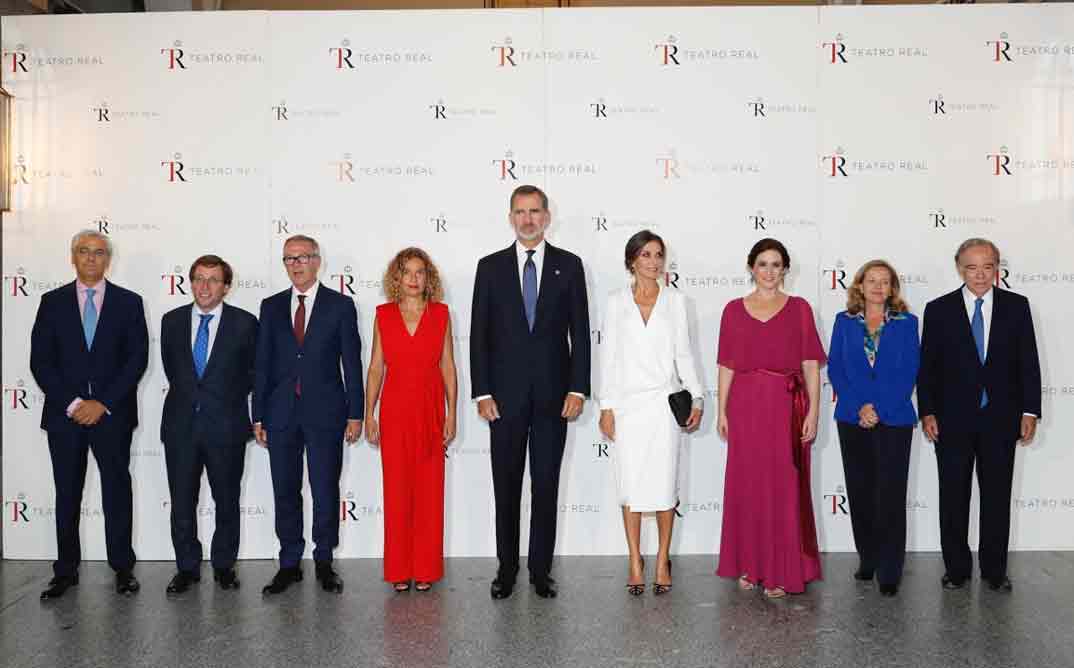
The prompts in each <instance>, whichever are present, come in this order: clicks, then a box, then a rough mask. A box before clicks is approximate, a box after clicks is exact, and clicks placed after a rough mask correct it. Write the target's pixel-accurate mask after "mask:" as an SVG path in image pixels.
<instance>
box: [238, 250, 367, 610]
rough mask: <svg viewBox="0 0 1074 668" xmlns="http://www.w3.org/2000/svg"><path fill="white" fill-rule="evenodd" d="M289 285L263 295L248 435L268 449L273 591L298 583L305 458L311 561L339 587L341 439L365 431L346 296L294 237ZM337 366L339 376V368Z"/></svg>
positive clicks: (330, 587)
mask: <svg viewBox="0 0 1074 668" xmlns="http://www.w3.org/2000/svg"><path fill="white" fill-rule="evenodd" d="M283 264H284V267H285V268H286V269H287V276H288V278H290V279H291V287H290V288H288V289H287V290H284V291H283V292H280V293H277V294H275V295H273V296H271V297H268V298H267V299H265V300H264V301H262V302H261V317H260V319H259V320H260V325H259V327H258V330H257V363H256V365H255V368H256V373H255V380H254V400H253V413H254V433H255V435H256V437H257V440H258V442H260V443H261V444H263V445H265V446H266V447H268V449H269V465H270V467H271V470H272V491H273V497H274V499H275V503H276V536H277V537H278V538H279V539H280V570H279V571H278V572H277V573H276V575H275V577H273V578H272V581H271V582H270V583H269V584H268V585H266V586H265V587H264V589H262V591H263V592H264V593H265V594H279V593H281V592H283V591H284V590H286V589H287V588H288V587H289V586H291V585H292V584H294V583H295V582H298V581H300V580H302V569H301V568H300V567H299V561H300V560H301V559H302V553H303V551H304V550H305V546H306V541H305V539H303V537H302V523H303V517H302V455H303V454H305V455H306V463H307V465H308V467H309V481H310V492H311V493H312V496H313V542H314V550H313V561H314V564H315V571H314V572H315V575H316V577H317V580H318V581H319V582H320V583H321V587H322V589H324V590H325V591H330V592H336V593H341V592H342V591H343V580H342V579H341V578H340V577H339V575H338V574H337V573H336V571H335V570H334V569H333V567H332V551H333V550H334V549H335V548H336V545H338V543H339V476H340V473H341V471H342V467H343V441H344V440H346V441H347V442H348V443H352V444H353V443H354V442H356V441H357V440H358V437H359V436H360V435H361V433H362V418H363V415H364V411H365V397H364V394H363V392H362V340H361V338H360V336H359V334H358V312H357V309H356V308H355V306H354V301H353V300H351V298H350V297H346V296H344V295H341V294H340V293H338V292H335V291H333V290H330V289H329V288H326V287H325V286H324V285H322V284H321V283H320V282H318V280H317V272H318V271H319V270H320V268H321V248H320V246H319V245H318V244H317V242H316V241H315V240H314V239H312V238H310V237H307V236H303V235H295V236H293V237H291V238H289V239H288V240H287V241H286V242H284V245H283ZM341 368H342V373H340V369H341Z"/></svg>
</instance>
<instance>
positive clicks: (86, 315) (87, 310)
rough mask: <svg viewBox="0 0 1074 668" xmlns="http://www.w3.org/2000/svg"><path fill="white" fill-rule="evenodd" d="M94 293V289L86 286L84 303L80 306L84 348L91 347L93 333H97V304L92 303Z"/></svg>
mask: <svg viewBox="0 0 1074 668" xmlns="http://www.w3.org/2000/svg"><path fill="white" fill-rule="evenodd" d="M95 294H97V291H96V290H95V289H93V288H86V305H85V306H84V307H83V308H82V333H83V334H85V335H86V348H92V347H93V335H94V334H96V333H97V305H96V304H94V303H93V295H95Z"/></svg>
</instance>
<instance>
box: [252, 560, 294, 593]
mask: <svg viewBox="0 0 1074 668" xmlns="http://www.w3.org/2000/svg"><path fill="white" fill-rule="evenodd" d="M296 582H302V569H301V568H299V567H298V566H295V567H294V568H281V569H280V570H278V571H276V575H274V576H272V582H270V583H268V584H267V585H265V586H264V587H263V588H262V589H261V593H262V594H282V593H283V592H285V591H287V588H288V587H290V586H291V585H293V584H294V583H296Z"/></svg>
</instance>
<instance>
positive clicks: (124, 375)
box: [30, 230, 149, 599]
mask: <svg viewBox="0 0 1074 668" xmlns="http://www.w3.org/2000/svg"><path fill="white" fill-rule="evenodd" d="M111 260H112V242H111V241H109V239H108V237H106V236H105V235H103V234H101V233H100V232H97V231H95V230H84V231H82V232H79V233H78V234H76V235H75V237H74V239H72V240H71V263H72V264H73V265H74V266H75V273H76V275H77V278H76V280H75V281H73V282H71V283H68V284H67V285H64V286H61V287H59V288H56V289H55V290H51V291H49V292H46V293H45V294H44V295H42V296H41V305H40V306H39V307H38V309H37V318H36V319H35V320H34V327H33V332H32V334H31V335H30V370H31V371H32V372H33V374H34V379H35V380H37V384H38V385H39V386H40V387H41V389H42V391H44V393H45V407H44V410H43V412H42V414H41V428H42V429H44V430H46V431H47V432H48V448H49V454H50V455H51V456H52V476H53V480H54V481H55V484H56V544H57V553H58V554H57V557H56V561H55V562H53V565H52V568H53V572H54V574H55V577H53V578H52V581H51V582H50V583H49V587H48V589H46V590H45V591H44V592H42V593H41V598H43V599H50V598H58V597H60V596H63V594H64V592H66V591H67V590H68V589H69V588H70V587H72V586H74V585H76V584H78V565H79V562H80V561H81V551H82V548H81V544H80V541H79V535H78V524H79V518H80V516H81V512H82V488H83V487H84V485H85V482H86V464H87V454H88V453H89V452H90V451H92V452H93V458H94V459H95V460H96V461H97V469H98V470H99V471H100V475H101V499H102V503H103V506H104V507H103V510H104V533H105V542H106V546H107V552H108V565H109V566H111V567H112V569H113V570H114V571H115V573H116V591H117V592H118V593H120V594H128V595H129V594H134V593H135V592H137V591H138V589H139V584H138V580H137V579H136V578H135V577H134V572H133V568H134V562H135V559H136V557H135V554H134V548H133V546H132V544H131V533H132V528H133V499H132V494H131V475H130V459H131V435H132V433H133V431H134V428H135V427H137V426H138V399H137V396H136V392H137V390H138V381H139V380H140V379H141V377H142V374H143V373H145V369H146V366H147V365H148V363H149V331H148V329H147V328H146V324H145V311H144V310H143V308H142V298H141V297H139V296H138V295H136V294H135V293H133V292H131V291H130V290H126V289H124V288H121V287H119V286H118V285H116V284H115V283H112V282H111V281H107V280H105V278H104V274H105V271H107V269H108V265H109V264H110V262H111Z"/></svg>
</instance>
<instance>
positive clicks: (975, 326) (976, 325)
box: [970, 297, 988, 408]
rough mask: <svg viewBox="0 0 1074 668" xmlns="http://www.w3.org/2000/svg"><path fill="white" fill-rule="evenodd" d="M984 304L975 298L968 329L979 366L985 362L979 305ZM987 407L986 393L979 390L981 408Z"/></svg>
mask: <svg viewBox="0 0 1074 668" xmlns="http://www.w3.org/2000/svg"><path fill="white" fill-rule="evenodd" d="M982 304H984V299H983V298H981V297H978V298H977V301H976V302H974V305H973V320H971V321H970V329H971V330H973V341H974V343H976V344H977V358H978V359H980V360H981V364H984V362H985V335H984V316H983V315H982V314H981V305H982ZM987 405H988V391H987V390H981V408H984V407H985V406H987Z"/></svg>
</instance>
